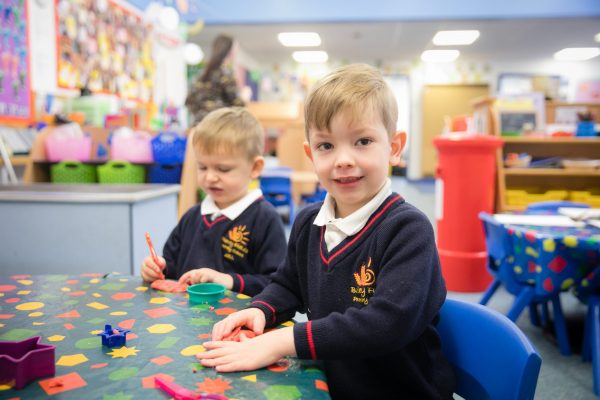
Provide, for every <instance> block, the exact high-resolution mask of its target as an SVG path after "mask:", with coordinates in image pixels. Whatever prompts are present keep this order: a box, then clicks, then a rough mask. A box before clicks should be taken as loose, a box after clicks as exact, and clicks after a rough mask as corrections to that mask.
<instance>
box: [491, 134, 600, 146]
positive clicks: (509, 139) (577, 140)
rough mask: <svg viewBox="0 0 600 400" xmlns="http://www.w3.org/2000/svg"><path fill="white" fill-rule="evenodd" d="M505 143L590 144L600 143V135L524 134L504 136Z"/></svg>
mask: <svg viewBox="0 0 600 400" xmlns="http://www.w3.org/2000/svg"><path fill="white" fill-rule="evenodd" d="M502 140H503V141H504V143H520V144H525V143H534V144H535V143H543V144H544V145H554V144H560V145H564V144H580V145H583V146H585V145H589V144H590V143H593V144H597V143H600V137H583V136H582V137H542V136H540V137H523V136H502Z"/></svg>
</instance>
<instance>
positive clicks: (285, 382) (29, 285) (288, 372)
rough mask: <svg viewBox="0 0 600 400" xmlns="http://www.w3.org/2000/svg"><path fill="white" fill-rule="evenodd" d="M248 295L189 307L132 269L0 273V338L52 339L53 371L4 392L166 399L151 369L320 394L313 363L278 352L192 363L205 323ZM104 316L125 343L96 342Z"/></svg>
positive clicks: (236, 393) (234, 388) (241, 390)
mask: <svg viewBox="0 0 600 400" xmlns="http://www.w3.org/2000/svg"><path fill="white" fill-rule="evenodd" d="M248 300H249V298H248V297H247V296H245V295H242V294H237V293H232V292H226V296H225V298H224V299H222V300H220V301H219V302H218V303H216V304H213V305H208V304H200V305H190V304H189V302H188V300H187V294H175V293H173V294H172V293H164V292H160V291H155V290H153V289H151V288H150V287H149V286H148V285H146V284H143V283H142V281H141V279H140V278H139V277H132V276H121V275H111V276H108V277H103V276H102V275H100V274H82V275H80V276H65V275H40V276H26V275H23V276H12V277H0V341H20V340H23V339H26V338H29V337H32V336H37V335H39V336H42V342H43V343H45V344H52V345H55V346H56V354H55V360H56V375H55V376H54V377H49V378H41V379H39V380H38V381H34V382H31V383H30V384H29V385H27V386H26V387H25V388H23V389H21V390H13V389H11V388H9V387H7V386H2V385H0V398H3V399H36V398H44V399H45V398H49V397H50V396H51V395H55V394H56V396H52V397H53V398H61V399H79V400H81V399H85V400H92V399H103V400H111V399H112V400H116V399H139V398H144V399H167V398H168V396H167V395H166V394H164V393H163V392H162V391H160V390H158V389H156V388H155V387H154V383H153V382H154V377H155V376H160V377H163V378H164V379H165V380H173V381H174V382H175V383H177V384H179V385H181V386H184V387H186V388H188V389H191V390H194V391H196V392H197V393H198V394H200V393H220V394H223V395H225V396H227V397H228V398H230V399H267V400H275V399H301V398H302V399H307V398H310V399H329V393H328V391H327V383H326V380H325V376H324V374H323V372H322V370H321V369H319V365H318V364H317V363H314V362H310V361H304V360H302V361H301V360H297V359H291V358H290V359H285V360H282V361H281V362H279V363H278V364H276V365H273V366H271V367H269V368H267V369H262V370H259V371H251V372H242V373H227V374H219V373H216V371H215V370H213V369H209V368H206V369H204V368H203V367H202V365H200V364H199V363H198V362H196V358H195V354H196V353H198V352H201V351H203V350H204V348H203V347H202V343H203V342H204V341H207V340H208V339H209V338H210V332H211V329H212V325H213V324H214V323H215V322H216V321H218V320H219V319H221V318H223V317H224V316H225V315H227V314H230V313H231V312H233V311H235V310H238V309H241V308H243V307H244V306H245V305H246V304H248ZM105 324H110V325H112V327H113V328H123V329H129V330H131V333H128V334H127V343H126V345H125V346H124V347H113V348H108V347H103V346H102V344H101V337H100V336H97V334H98V333H101V332H102V331H103V330H104V326H105Z"/></svg>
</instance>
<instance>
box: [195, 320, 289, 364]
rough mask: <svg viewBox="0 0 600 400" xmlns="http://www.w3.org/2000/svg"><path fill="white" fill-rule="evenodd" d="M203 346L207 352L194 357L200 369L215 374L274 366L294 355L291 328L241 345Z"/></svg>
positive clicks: (229, 343) (238, 343)
mask: <svg viewBox="0 0 600 400" xmlns="http://www.w3.org/2000/svg"><path fill="white" fill-rule="evenodd" d="M244 311H246V310H244ZM259 311H260V310H259ZM261 314H262V312H261ZM232 315H233V314H232ZM203 346H204V348H205V349H207V351H205V352H203V353H198V354H196V358H198V359H199V360H200V362H201V363H202V365H203V366H205V367H214V368H215V369H216V370H217V371H218V372H235V371H251V370H255V369H259V368H263V367H266V366H269V365H271V364H274V363H276V362H277V361H279V359H281V358H282V357H285V356H296V347H295V345H294V331H293V328H291V327H287V328H281V329H275V330H273V331H270V332H268V333H265V334H264V335H260V336H256V337H255V338H252V339H242V341H241V342H218V341H212V342H206V343H203Z"/></svg>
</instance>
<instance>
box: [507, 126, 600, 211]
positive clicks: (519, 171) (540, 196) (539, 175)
mask: <svg viewBox="0 0 600 400" xmlns="http://www.w3.org/2000/svg"><path fill="white" fill-rule="evenodd" d="M503 140H504V146H503V147H502V148H501V149H500V150H499V152H498V187H497V188H498V190H497V200H498V201H497V207H496V208H497V209H498V211H517V210H522V209H524V208H525V207H526V204H524V203H522V202H520V201H516V202H515V201H511V199H509V196H510V195H511V194H516V195H518V194H519V193H518V192H515V191H516V190H525V189H529V191H530V193H529V194H527V195H525V200H528V199H530V200H531V201H526V202H534V201H538V200H540V201H541V200H557V198H552V197H553V194H554V195H558V196H559V197H560V196H562V195H563V194H564V195H566V197H567V199H569V198H570V193H571V192H572V191H585V190H590V189H593V188H600V169H598V168H596V169H587V168H561V167H560V166H553V167H540V168H533V167H528V168H506V167H505V166H504V158H505V156H506V154H508V153H528V154H529V155H531V157H532V158H533V159H534V160H535V159H544V158H551V157H559V158H590V159H597V158H600V138H577V137H572V138H528V137H504V138H503ZM551 191H555V192H551ZM536 192H537V193H536ZM559 192H560V193H559ZM545 196H547V197H545ZM512 200H514V197H513V198H512ZM516 203H518V204H516Z"/></svg>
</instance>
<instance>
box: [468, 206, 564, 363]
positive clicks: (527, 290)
mask: <svg viewBox="0 0 600 400" xmlns="http://www.w3.org/2000/svg"><path fill="white" fill-rule="evenodd" d="M479 219H480V220H481V221H482V223H483V227H484V231H485V243H486V247H487V251H488V263H487V268H488V271H490V273H491V274H492V276H493V277H494V280H493V281H492V283H491V284H490V286H488V288H487V290H486V291H485V293H484V295H483V297H482V298H481V300H480V301H479V304H481V305H486V304H487V303H488V301H489V300H490V298H491V297H492V295H493V294H494V293H495V292H496V290H497V289H498V288H499V287H500V286H504V288H505V289H506V291H507V292H509V293H510V294H512V295H513V296H515V300H514V301H513V304H512V305H511V307H510V309H509V310H508V312H507V314H506V316H507V317H508V318H509V319H510V320H511V321H513V322H516V321H517V319H518V318H519V316H520V315H521V313H522V312H523V310H524V309H525V307H528V308H529V317H530V319H531V323H532V324H533V325H538V326H539V325H540V317H539V315H538V306H540V305H541V308H542V318H541V319H542V322H543V323H544V324H545V323H547V322H548V321H549V316H548V315H549V312H548V305H547V304H548V302H550V303H551V304H552V311H553V316H554V332H555V334H556V339H557V341H558V345H559V349H560V352H561V354H563V355H566V356H568V355H570V354H571V346H570V344H569V336H568V333H567V325H566V321H565V317H564V315H563V312H562V306H561V303H560V292H559V291H554V292H552V293H548V294H539V293H537V292H536V287H535V272H529V265H530V264H531V263H535V262H536V261H537V260H535V259H534V258H533V256H531V255H530V252H528V251H526V249H527V247H531V244H530V243H529V242H528V241H527V239H526V238H525V237H524V236H523V235H516V234H515V235H509V234H508V231H507V230H506V229H505V228H504V226H503V225H502V224H500V223H499V222H498V221H496V220H495V219H494V217H493V216H492V215H490V214H488V213H485V212H481V213H479ZM517 270H518V271H520V273H519V274H517V273H516V272H515V271H517Z"/></svg>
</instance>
